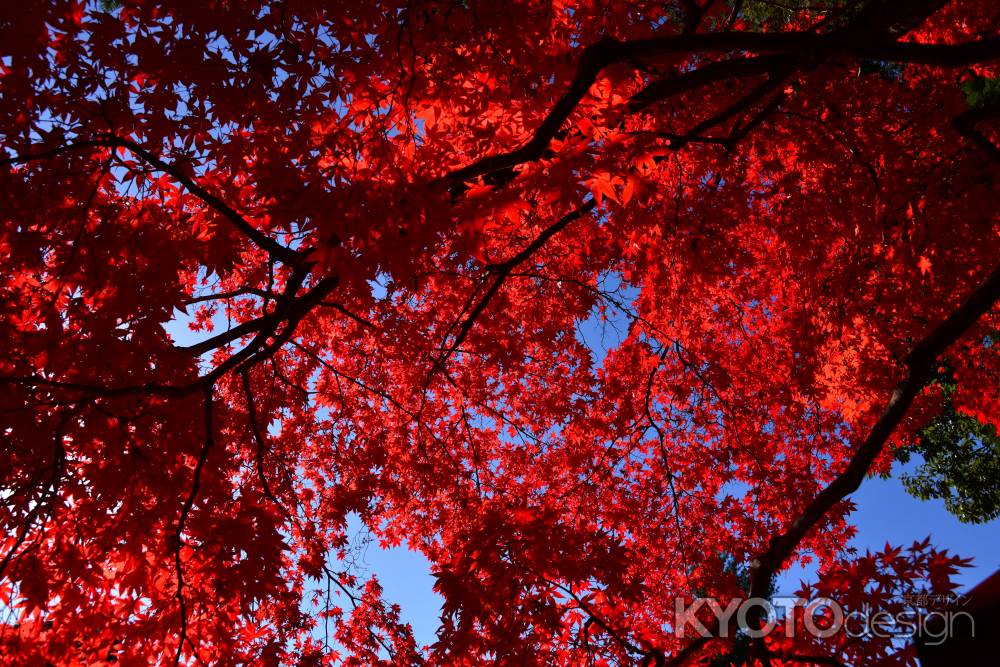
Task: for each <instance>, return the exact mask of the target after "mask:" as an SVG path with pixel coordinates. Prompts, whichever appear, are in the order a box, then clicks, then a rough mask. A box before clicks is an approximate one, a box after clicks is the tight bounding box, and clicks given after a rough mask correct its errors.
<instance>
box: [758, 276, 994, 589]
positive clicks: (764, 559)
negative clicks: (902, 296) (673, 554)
mask: <svg viewBox="0 0 1000 667" xmlns="http://www.w3.org/2000/svg"><path fill="white" fill-rule="evenodd" d="M998 301H1000V267H998V268H996V269H994V271H993V273H991V274H990V276H989V277H988V278H987V279H986V281H985V282H983V283H982V284H981V285H980V286H979V287H978V288H977V289H976V290H975V291H974V292H973V293H972V294H971V295H970V296H969V297H968V299H966V300H965V302H964V303H962V305H960V306H959V307H958V308H957V309H956V310H955V311H953V312H952V313H951V315H949V316H948V317H947V318H946V319H945V320H944V321H943V322H942V323H941V324H939V325H938V326H937V327H935V328H934V329H933V330H932V331H931V332H930V333H929V334H927V336H925V337H924V338H923V339H922V340H921V341H919V342H918V343H917V344H916V345H915V346H914V347H913V349H912V351H911V352H910V354H909V355H907V357H906V366H907V372H906V375H905V377H904V379H903V380H902V382H900V383H899V385H897V387H896V389H895V391H894V392H893V394H892V397H891V398H890V399H889V401H888V403H887V404H886V406H885V408H884V409H883V411H882V415H881V416H880V417H879V418H878V421H876V422H875V425H874V426H873V427H872V429H871V431H870V432H869V433H868V437H867V438H865V440H864V442H863V443H862V444H861V446H860V447H859V448H858V450H857V452H855V454H854V456H853V457H852V458H851V461H850V462H849V463H848V465H847V467H846V468H845V469H844V471H843V472H842V473H840V475H838V476H837V478H836V479H834V480H833V481H832V482H831V483H830V484H829V485H828V486H827V487H826V488H824V489H823V490H822V491H820V492H819V494H817V495H816V497H815V498H813V500H812V502H810V503H809V504H808V506H807V507H806V508H805V510H803V512H802V514H801V515H800V516H799V517H798V518H797V519H795V520H794V521H793V522H792V523H791V524H790V525H789V526H788V527H787V528H786V529H785V531H784V532H783V533H781V534H779V535H775V536H774V537H773V538H772V539H771V541H770V543H769V544H768V547H767V549H766V550H765V551H764V552H763V553H762V554H760V555H759V556H758V557H757V558H755V559H754V560H753V562H752V563H751V564H750V590H749V597H761V598H765V597H767V592H768V590H769V588H770V585H771V581H772V580H773V578H774V576H775V574H776V573H777V572H778V570H779V569H780V568H781V566H782V565H783V564H784V562H785V561H786V560H787V559H788V557H789V556H791V555H792V553H793V552H794V551H795V549H796V548H797V547H798V545H799V543H800V542H801V541H802V539H803V538H804V537H805V536H806V534H807V533H808V532H809V531H810V530H811V529H812V528H814V527H815V526H816V525H817V524H818V523H819V522H820V521H821V520H822V519H823V517H824V516H825V515H826V513H827V512H829V511H830V510H831V509H832V508H833V507H834V505H836V504H837V503H839V502H840V501H842V500H843V499H844V498H846V497H847V496H849V495H850V494H852V493H854V492H855V491H857V490H858V487H860V486H861V482H862V481H863V480H864V479H865V476H866V475H867V474H868V470H869V468H870V467H871V465H872V463H873V462H874V461H875V459H876V458H877V457H878V455H879V454H880V453H881V452H882V448H883V447H884V446H885V443H886V442H887V441H888V440H889V438H890V437H891V436H892V433H893V431H895V429H896V427H897V426H898V425H899V424H900V422H902V420H903V417H904V416H905V415H906V412H907V410H908V409H909V407H910V405H911V404H912V403H913V400H914V399H915V398H916V396H917V394H918V393H919V392H920V390H921V389H923V387H924V386H925V385H926V384H927V383H928V382H929V381H930V380H931V379H932V377H933V375H934V371H935V370H936V368H937V363H938V359H939V357H940V356H941V355H942V354H943V353H944V352H945V351H946V350H947V349H948V348H949V347H951V345H953V344H954V343H955V342H956V341H958V339H959V338H961V337H962V335H963V334H965V333H966V332H967V331H968V330H969V329H970V328H971V327H972V326H973V325H974V324H975V323H976V322H977V321H978V320H979V318H980V317H981V316H982V315H984V314H985V313H987V312H988V311H989V310H990V309H991V308H993V306H995V305H996V303H997V302H998Z"/></svg>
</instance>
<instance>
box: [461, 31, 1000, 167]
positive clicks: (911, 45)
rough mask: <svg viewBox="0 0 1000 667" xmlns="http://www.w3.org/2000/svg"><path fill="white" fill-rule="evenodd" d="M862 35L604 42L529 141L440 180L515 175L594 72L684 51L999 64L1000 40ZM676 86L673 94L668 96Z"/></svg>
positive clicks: (721, 73)
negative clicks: (952, 40) (931, 41)
mask: <svg viewBox="0 0 1000 667" xmlns="http://www.w3.org/2000/svg"><path fill="white" fill-rule="evenodd" d="M880 29H881V26H880ZM859 33H860V35H859ZM861 35H864V31H861V30H858V29H857V28H854V29H852V30H846V29H845V30H840V31H836V32H833V33H829V34H818V33H815V32H786V33H752V32H717V33H701V34H690V33H689V34H681V35H671V36H668V37H654V38H649V39H641V40H633V41H628V42H621V41H618V40H615V39H611V38H605V39H603V40H601V41H599V42H597V43H595V44H591V45H590V46H588V47H586V48H585V49H584V50H583V52H582V55H581V57H580V61H579V64H578V66H577V71H576V75H575V76H574V77H573V80H572V81H571V82H570V85H569V87H568V88H567V90H566V92H564V93H563V95H562V96H561V97H560V98H559V100H558V101H557V102H556V104H555V105H554V106H553V107H552V109H551V110H550V111H549V112H548V114H547V115H546V116H545V118H544V119H543V120H542V122H541V124H540V125H539V126H538V128H536V130H535V131H534V133H533V134H532V137H531V139H529V140H528V141H527V142H526V143H524V144H522V145H521V146H520V147H519V148H516V149H514V150H512V151H509V152H505V153H498V154H495V155H490V156H487V157H484V158H481V159H479V160H477V161H475V162H473V163H472V164H469V165H467V166H465V167H461V168H459V169H455V170H453V171H451V172H449V173H448V174H447V176H446V179H447V180H449V181H451V182H452V183H461V182H465V181H470V180H473V179H475V178H478V177H480V176H485V175H488V174H491V173H494V172H498V171H502V170H508V169H513V168H514V167H516V166H518V165H520V164H524V163H526V162H531V161H534V160H538V159H540V158H541V157H542V156H543V155H544V153H545V150H546V149H547V148H548V146H549V144H550V143H551V142H552V139H554V138H555V136H556V134H557V133H558V132H559V130H560V129H561V128H562V125H563V123H564V122H565V121H566V120H567V119H568V118H569V116H570V115H571V114H572V113H573V111H574V110H575V109H576V107H577V105H578V104H579V103H580V102H581V101H582V100H583V98H584V97H585V96H586V95H587V93H588V91H589V90H590V87H591V86H592V85H593V84H594V82H595V81H596V80H597V77H598V76H599V75H600V73H601V72H602V71H603V70H604V69H605V68H607V67H609V66H611V65H614V64H617V63H622V62H627V61H631V60H648V59H655V58H659V57H663V56H668V55H675V54H685V53H690V54H694V53H702V54H707V53H756V54H770V55H772V56H781V57H785V58H788V57H796V58H797V57H808V58H810V59H825V58H830V57H835V56H842V57H848V58H852V59H868V60H887V61H892V62H902V63H912V64H923V65H935V66H939V67H961V66H963V65H968V64H971V63H976V62H982V61H986V60H991V59H995V58H1000V38H996V37H993V38H987V39H982V40H977V41H973V42H967V43H964V44H955V45H950V44H920V43H916V42H899V41H895V40H894V39H891V38H887V37H871V36H869V35H864V36H861ZM749 60H750V61H751V64H747V62H746V59H745V58H735V59H731V60H726V61H722V62H720V63H710V64H708V65H705V66H703V67H701V68H698V69H696V70H693V71H692V72H686V73H684V74H681V75H679V76H677V77H674V78H672V79H668V80H666V81H664V82H658V83H654V84H651V85H653V86H656V85H660V87H661V88H662V91H661V93H660V94H659V95H658V96H656V99H665V98H666V97H668V96H670V95H676V94H678V93H679V92H683V91H684V90H691V89H693V88H695V87H697V86H698V85H703V84H704V83H709V82H711V81H720V80H724V79H730V78H738V77H741V76H750V75H752V74H755V73H756V74H759V73H763V71H764V70H765V69H766V67H762V66H761V64H760V63H761V62H762V61H763V62H771V61H770V60H768V59H766V58H765V59H760V58H751V59H749ZM753 63H757V64H753ZM696 73H697V74H696ZM675 88H676V92H671V91H674V89H675ZM668 93H669V94H668ZM638 95H639V96H640V100H643V101H645V100H646V99H647V98H651V97H653V94H652V93H647V92H645V91H643V92H642V93H639V94H638ZM630 106H631V107H632V111H638V110H641V109H642V108H645V106H648V104H638V103H636V104H633V103H632V102H630Z"/></svg>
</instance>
